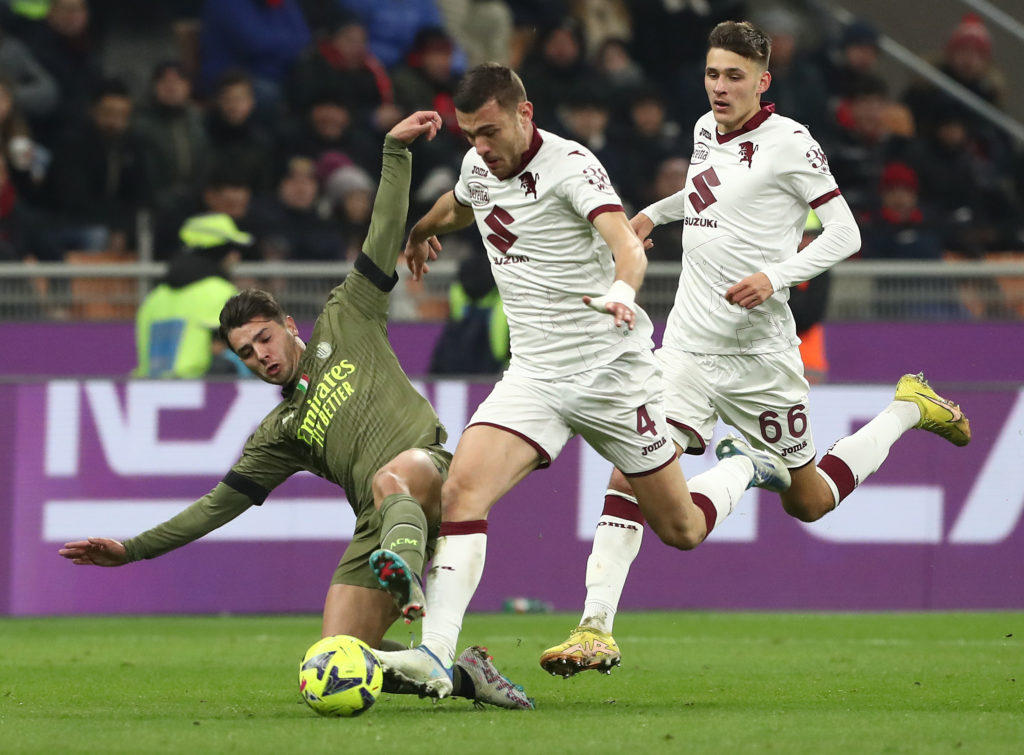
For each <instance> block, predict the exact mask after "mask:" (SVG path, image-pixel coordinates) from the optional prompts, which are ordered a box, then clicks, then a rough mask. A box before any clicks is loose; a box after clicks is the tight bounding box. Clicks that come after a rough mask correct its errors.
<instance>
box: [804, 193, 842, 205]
mask: <svg viewBox="0 0 1024 755" xmlns="http://www.w3.org/2000/svg"><path fill="white" fill-rule="evenodd" d="M841 193H842V192H841V191H839V189H832V191H830V192H829V193H828V194H822V195H821V196H820V197H818V198H817V199H815V200H814V201H813V202H810V205H811V209H812V210H816V209H818V208H819V207H821V206H822V205H823V204H825V202H827V201H828V200H830V199H835V198H836V197H838V196H839V195H840V194H841Z"/></svg>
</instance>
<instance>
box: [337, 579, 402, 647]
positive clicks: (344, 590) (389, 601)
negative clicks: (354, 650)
mask: <svg viewBox="0 0 1024 755" xmlns="http://www.w3.org/2000/svg"><path fill="white" fill-rule="evenodd" d="M397 618H398V607H397V606H396V605H395V601H394V599H393V598H392V597H391V596H390V595H389V594H388V593H386V592H384V591H382V590H377V589H371V588H368V587H361V586H358V585H346V584H332V585H331V586H330V588H328V590H327V598H326V600H325V601H324V617H323V629H322V634H323V636H324V637H330V636H333V635H336V634H347V635H350V636H352V637H358V638H359V639H361V640H362V641H363V642H365V643H366V644H367V645H369V646H370V647H373V648H377V647H380V641H381V639H382V638H383V637H384V633H385V632H386V631H387V630H388V627H390V626H391V625H392V624H393V623H394V622H395V619H397Z"/></svg>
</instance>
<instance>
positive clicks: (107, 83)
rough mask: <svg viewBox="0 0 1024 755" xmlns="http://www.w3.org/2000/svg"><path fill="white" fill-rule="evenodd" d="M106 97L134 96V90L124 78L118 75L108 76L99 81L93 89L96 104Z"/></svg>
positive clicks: (129, 97) (93, 100)
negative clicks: (117, 76)
mask: <svg viewBox="0 0 1024 755" xmlns="http://www.w3.org/2000/svg"><path fill="white" fill-rule="evenodd" d="M104 97H125V98H127V99H131V98H132V90H131V89H129V88H128V85H127V84H126V83H125V82H124V79H119V78H116V77H111V78H106V79H103V80H102V81H100V82H99V84H98V85H97V86H96V88H95V89H93V91H92V103H93V104H94V105H95V104H96V103H97V102H99V101H100V100H102V99H103V98H104Z"/></svg>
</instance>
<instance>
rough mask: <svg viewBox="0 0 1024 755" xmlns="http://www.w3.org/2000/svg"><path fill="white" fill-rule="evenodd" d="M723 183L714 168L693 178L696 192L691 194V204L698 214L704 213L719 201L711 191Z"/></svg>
mask: <svg viewBox="0 0 1024 755" xmlns="http://www.w3.org/2000/svg"><path fill="white" fill-rule="evenodd" d="M721 184H722V182H721V181H720V180H719V179H718V175H717V174H716V173H715V169H714V168H708V169H707V170H706V171H704V172H703V173H698V174H697V175H696V176H694V177H693V188H694V189H696V191H691V192H690V197H689V199H690V204H692V205H693V209H695V210H696V211H697V212H698V213H700V212H703V211H704V210H706V209H707V208H708V207H710V206H711V205H713V204H714V203H715V202H717V201H718V198H717V197H716V196H715V194H714V192H713V191H711V187H712V186H720V185H721Z"/></svg>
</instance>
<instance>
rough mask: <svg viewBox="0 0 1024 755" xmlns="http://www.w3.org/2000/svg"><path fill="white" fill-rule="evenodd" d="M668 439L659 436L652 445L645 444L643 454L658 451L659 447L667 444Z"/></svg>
mask: <svg viewBox="0 0 1024 755" xmlns="http://www.w3.org/2000/svg"><path fill="white" fill-rule="evenodd" d="M667 441H668V438H659V439H658V440H656V441H654V442H653V443H652V444H651V445H649V446H644V450H643V451H642V452H641V455H643V456H647V454H649V453H651V452H652V451H657V450H658V449H659V448H661V447H662V446H663V445H665V443H666V442H667Z"/></svg>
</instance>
